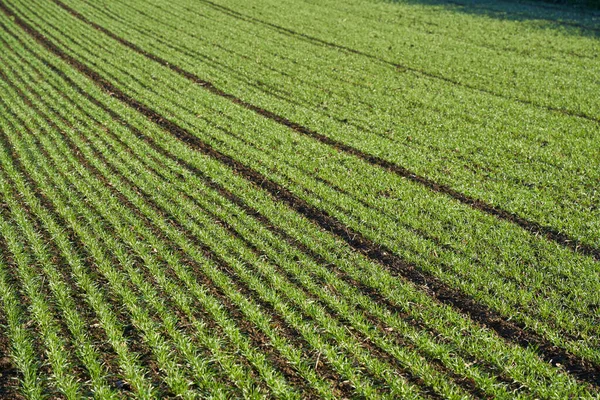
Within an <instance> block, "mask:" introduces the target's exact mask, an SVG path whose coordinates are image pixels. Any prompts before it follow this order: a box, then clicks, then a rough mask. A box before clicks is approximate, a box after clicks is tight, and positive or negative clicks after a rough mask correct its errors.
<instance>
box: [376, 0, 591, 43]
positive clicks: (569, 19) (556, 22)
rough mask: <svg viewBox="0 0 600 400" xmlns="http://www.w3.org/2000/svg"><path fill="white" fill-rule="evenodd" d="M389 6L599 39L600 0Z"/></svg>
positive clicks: (472, 0)
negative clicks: (442, 10) (423, 7)
mask: <svg viewBox="0 0 600 400" xmlns="http://www.w3.org/2000/svg"><path fill="white" fill-rule="evenodd" d="M387 1H388V2H390V3H404V4H419V5H431V6H438V7H439V6H442V7H444V8H446V9H448V10H451V11H456V12H462V13H467V14H472V15H478V16H485V17H489V18H495V19H501V20H509V21H524V22H525V21H528V22H532V23H535V26H537V27H539V28H545V29H560V30H561V31H564V32H565V33H569V34H575V35H580V36H589V37H594V38H600V0H563V1H560V0H559V1H557V2H545V1H535V0H530V1H522V0H505V1H494V0H387Z"/></svg>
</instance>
